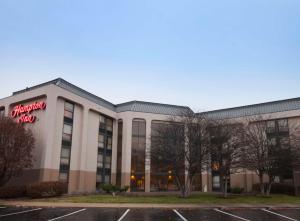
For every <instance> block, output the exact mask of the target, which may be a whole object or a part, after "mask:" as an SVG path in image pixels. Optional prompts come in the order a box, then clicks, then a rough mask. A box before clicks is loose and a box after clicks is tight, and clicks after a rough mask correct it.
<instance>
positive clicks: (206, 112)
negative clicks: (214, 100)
mask: <svg viewBox="0 0 300 221" xmlns="http://www.w3.org/2000/svg"><path fill="white" fill-rule="evenodd" d="M295 100H300V97H296V98H289V99H283V100H277V101H268V102H263V103H257V104H249V105H243V106H237V107H230V108H222V109H217V110H212V111H204V112H199V114H208V113H218V112H222V111H229V110H238V109H242V108H249V107H258V106H261V105H270V104H278V103H281V102H286V101H295Z"/></svg>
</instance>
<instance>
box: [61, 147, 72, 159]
mask: <svg viewBox="0 0 300 221" xmlns="http://www.w3.org/2000/svg"><path fill="white" fill-rule="evenodd" d="M61 157H64V158H69V157H70V149H69V148H68V149H65V148H62V149H61Z"/></svg>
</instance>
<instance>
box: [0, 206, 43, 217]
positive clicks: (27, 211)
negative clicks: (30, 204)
mask: <svg viewBox="0 0 300 221" xmlns="http://www.w3.org/2000/svg"><path fill="white" fill-rule="evenodd" d="M41 209H42V208H37V209H31V210H25V211H20V212H16V213H7V214H4V215H0V217H5V216H12V215H17V214H21V213H29V212H33V211H37V210H41Z"/></svg>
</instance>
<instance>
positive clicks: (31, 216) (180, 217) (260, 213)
mask: <svg viewBox="0 0 300 221" xmlns="http://www.w3.org/2000/svg"><path fill="white" fill-rule="evenodd" d="M1 220H3V221H5V220H12V221H20V220H21V221H26V220H28V221H29V220H30V221H34V220H38V221H40V220H48V221H54V220H64V221H67V220H70V221H71V220H72V221H79V220H83V221H96V220H97V221H144V220H145V221H158V220H164V221H239V220H240V221H241V220H243V221H288V220H290V221H300V209H299V208H276V209H272V208H269V209H266V208H252V209H251V208H234V209H230V208H229V209H226V208H209V209H204V208H199V209H196V208H192V209H187V208H183V209H171V208H162V209H158V208H140V209H139V208H90V207H89V208H69V207H66V208H64V207H57V208H55V207H23V206H8V207H5V206H3V207H0V221H1Z"/></svg>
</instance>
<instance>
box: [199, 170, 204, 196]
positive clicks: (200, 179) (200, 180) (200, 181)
mask: <svg viewBox="0 0 300 221" xmlns="http://www.w3.org/2000/svg"><path fill="white" fill-rule="evenodd" d="M199 185H200V190H201V192H203V186H202V171H200V178H199Z"/></svg>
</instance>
